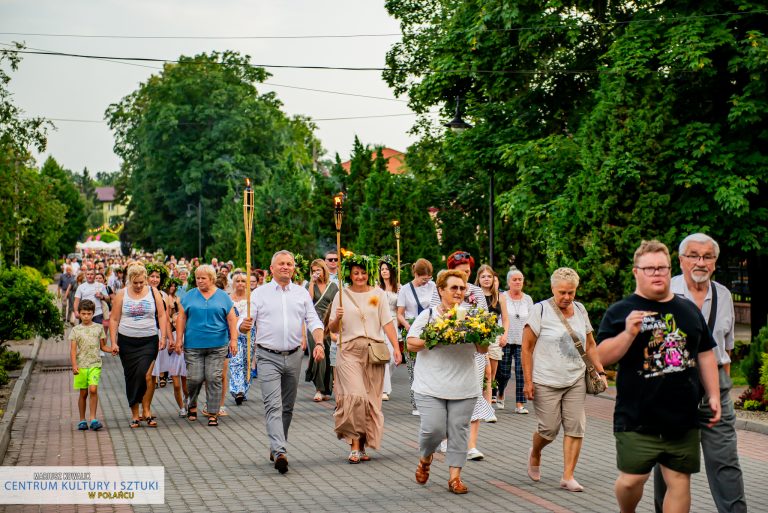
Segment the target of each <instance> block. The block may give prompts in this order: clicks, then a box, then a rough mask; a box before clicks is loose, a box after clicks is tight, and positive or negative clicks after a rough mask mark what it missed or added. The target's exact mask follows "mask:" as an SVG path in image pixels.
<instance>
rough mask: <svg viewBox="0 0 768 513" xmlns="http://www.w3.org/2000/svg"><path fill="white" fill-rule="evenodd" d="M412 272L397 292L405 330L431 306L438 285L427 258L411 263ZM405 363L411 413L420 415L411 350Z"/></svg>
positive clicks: (406, 353)
mask: <svg viewBox="0 0 768 513" xmlns="http://www.w3.org/2000/svg"><path fill="white" fill-rule="evenodd" d="M411 274H413V281H411V282H409V283H408V284H406V285H404V286H403V287H401V288H400V291H399V292H398V293H397V324H398V326H400V327H401V328H402V329H403V330H405V332H408V330H410V329H411V323H412V322H413V320H414V319H415V318H416V317H418V316H419V314H421V312H423V311H424V310H426V309H427V308H429V302H430V301H431V300H432V295H433V294H435V291H436V290H437V287H435V283H434V282H433V281H432V264H431V263H430V261H429V260H427V259H426V258H419V259H418V260H416V261H415V262H414V263H413V265H411ZM403 354H404V355H405V363H406V367H407V368H408V380H409V382H410V385H411V413H412V414H413V415H418V414H419V410H418V409H416V401H415V400H414V397H413V389H412V387H413V365H414V362H415V361H416V360H415V357H414V356H412V355H411V352H410V351H405V350H404V351H403Z"/></svg>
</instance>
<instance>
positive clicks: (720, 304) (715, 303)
mask: <svg viewBox="0 0 768 513" xmlns="http://www.w3.org/2000/svg"><path fill="white" fill-rule="evenodd" d="M719 256H720V246H719V245H718V243H717V241H715V240H714V239H713V238H712V237H710V236H709V235H706V234H703V233H694V234H692V235H689V236H687V237H686V238H685V239H683V241H682V242H681V243H680V250H679V255H678V258H679V259H680V269H681V270H682V271H683V274H680V275H678V276H675V277H674V278H672V281H671V289H672V292H673V293H675V294H677V295H678V296H683V297H685V298H686V299H689V300H691V301H693V302H694V303H695V304H696V306H697V307H698V308H699V310H701V313H702V314H703V315H704V319H706V321H707V326H708V327H709V331H711V332H712V338H714V340H715V343H716V344H717V345H716V346H715V348H714V353H715V357H716V358H717V367H718V374H719V378H720V408H721V417H720V422H718V423H717V424H715V425H714V426H710V425H709V417H711V412H710V409H709V403H708V401H707V398H706V397H705V398H704V399H703V400H702V402H701V404H700V407H699V429H700V431H701V448H702V450H703V453H704V467H705V469H706V471H707V479H708V480H709V490H710V492H711V493H712V498H713V500H714V501H715V506H716V507H717V511H718V512H720V513H724V512H726V511H728V512H743V511H747V502H746V499H745V497H744V479H743V477H742V473H741V466H740V465H739V453H738V451H737V447H736V427H735V426H734V423H735V420H736V414H735V412H734V409H733V400H732V399H731V387H732V386H733V382H732V381H731V350H732V349H733V345H734V332H735V325H736V321H735V314H734V309H733V298H732V297H731V292H730V291H729V290H728V289H727V288H726V287H725V286H724V285H721V284H720V283H717V282H716V281H714V280H712V273H714V272H715V265H716V263H717V258H718V257H719ZM654 490H655V497H654V502H655V505H656V511H661V510H662V504H663V502H664V495H665V493H666V485H665V483H664V479H663V477H662V476H661V472H660V471H659V469H658V468H657V469H656V470H655V472H654Z"/></svg>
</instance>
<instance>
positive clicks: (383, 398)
mask: <svg viewBox="0 0 768 513" xmlns="http://www.w3.org/2000/svg"><path fill="white" fill-rule="evenodd" d="M381 400H382V401H389V394H388V393H386V392H384V393H383V394H381Z"/></svg>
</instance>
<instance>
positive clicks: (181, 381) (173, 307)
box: [165, 278, 188, 417]
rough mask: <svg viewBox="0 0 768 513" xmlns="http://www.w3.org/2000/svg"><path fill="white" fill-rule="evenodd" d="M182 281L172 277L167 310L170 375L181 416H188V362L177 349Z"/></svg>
mask: <svg viewBox="0 0 768 513" xmlns="http://www.w3.org/2000/svg"><path fill="white" fill-rule="evenodd" d="M181 284H182V282H181V280H180V279H179V278H170V279H169V280H168V285H167V286H166V290H165V292H166V295H165V311H166V312H167V313H168V319H169V322H170V324H171V327H170V330H171V335H170V336H169V337H168V338H169V341H170V350H169V354H168V361H167V366H168V376H169V377H170V378H171V381H172V382H173V397H174V399H176V405H177V406H178V407H179V417H186V416H187V395H188V392H187V363H186V362H185V360H184V352H183V351H181V350H179V351H176V318H177V317H178V316H179V308H180V307H181V300H180V299H179V298H178V296H177V295H176V291H177V290H179V287H180V286H181Z"/></svg>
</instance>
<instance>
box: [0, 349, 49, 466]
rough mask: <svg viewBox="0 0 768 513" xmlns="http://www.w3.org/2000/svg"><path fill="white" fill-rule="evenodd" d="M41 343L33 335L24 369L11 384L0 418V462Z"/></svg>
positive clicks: (8, 442)
mask: <svg viewBox="0 0 768 513" xmlns="http://www.w3.org/2000/svg"><path fill="white" fill-rule="evenodd" d="M41 343H42V339H41V338H40V337H39V336H37V337H35V345H34V346H33V347H32V353H31V354H30V356H29V359H28V360H27V362H26V363H25V364H24V369H22V371H21V375H20V376H19V379H17V380H16V384H15V385H14V386H13V392H11V397H10V399H9V400H8V409H7V410H6V411H5V414H4V415H3V419H2V420H0V462H2V461H3V460H4V459H5V453H6V451H7V450H8V445H9V444H10V443H11V428H12V427H13V420H14V419H15V418H16V414H17V413H18V412H19V410H20V409H21V406H22V404H23V403H24V396H25V395H26V394H27V389H28V388H29V382H30V379H31V377H32V369H33V368H34V366H35V363H36V362H37V354H38V353H39V352H40V344H41Z"/></svg>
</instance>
